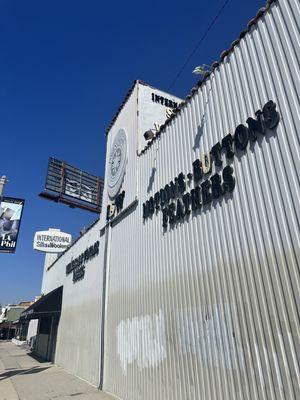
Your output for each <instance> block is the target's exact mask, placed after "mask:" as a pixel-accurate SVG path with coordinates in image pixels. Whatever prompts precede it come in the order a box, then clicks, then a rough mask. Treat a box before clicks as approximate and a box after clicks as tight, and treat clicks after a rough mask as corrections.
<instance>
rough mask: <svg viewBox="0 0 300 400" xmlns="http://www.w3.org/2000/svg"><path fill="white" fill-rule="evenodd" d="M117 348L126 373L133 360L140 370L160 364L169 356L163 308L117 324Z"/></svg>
mask: <svg viewBox="0 0 300 400" xmlns="http://www.w3.org/2000/svg"><path fill="white" fill-rule="evenodd" d="M117 350H118V356H119V359H120V362H121V367H122V370H123V374H124V375H126V374H127V366H128V365H129V364H132V363H133V362H136V363H137V366H138V368H139V369H140V370H141V369H143V368H147V367H155V366H157V365H159V364H160V363H161V362H162V361H163V360H164V359H165V358H166V357H167V352H166V334H165V321H164V315H163V312H162V310H159V313H158V314H154V315H141V316H137V317H134V318H132V319H127V320H125V321H121V322H120V323H119V325H118V326H117Z"/></svg>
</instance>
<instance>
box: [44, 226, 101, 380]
mask: <svg viewBox="0 0 300 400" xmlns="http://www.w3.org/2000/svg"><path fill="white" fill-rule="evenodd" d="M104 239H105V238H104V237H103V236H102V237H101V236H100V222H99V221H98V222H97V223H96V224H95V225H94V226H93V227H91V228H90V230H89V231H88V232H86V233H85V234H84V235H83V236H82V237H80V239H79V240H78V241H77V242H76V243H74V244H73V246H72V247H71V248H70V249H69V250H68V251H67V252H65V253H64V254H63V255H62V256H61V257H60V258H59V259H58V260H57V261H56V262H55V263H54V264H53V265H52V266H50V269H48V270H46V271H45V272H44V277H43V289H44V293H49V292H51V291H52V290H53V289H55V288H57V287H59V286H61V285H63V299H62V310H61V316H60V321H59V325H58V333H57V345H56V355H55V363H56V364H58V365H59V366H62V367H63V368H65V369H66V370H67V371H69V372H71V373H72V374H74V375H76V376H79V377H80V378H82V379H84V380H86V381H88V382H90V383H91V384H93V385H94V386H98V383H99V373H100V372H99V366H100V362H99V357H101V349H100V335H101V318H102V288H103V261H104V246H105V240H104ZM98 240H99V242H100V244H99V254H98V255H96V256H95V257H93V258H92V259H90V260H89V261H87V262H86V263H85V276H84V279H82V280H79V281H77V282H73V274H72V273H70V274H68V275H66V266H67V264H69V263H70V262H71V261H72V260H74V259H76V258H77V257H78V256H80V255H81V254H82V253H83V252H84V251H85V250H86V249H87V248H89V246H92V245H94V243H95V242H96V241H98Z"/></svg>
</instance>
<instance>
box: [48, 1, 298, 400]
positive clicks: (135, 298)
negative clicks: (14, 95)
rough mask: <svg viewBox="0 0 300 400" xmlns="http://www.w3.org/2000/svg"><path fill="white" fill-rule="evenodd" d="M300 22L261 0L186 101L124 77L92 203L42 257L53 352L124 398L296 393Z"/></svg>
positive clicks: (292, 8) (292, 9)
mask: <svg viewBox="0 0 300 400" xmlns="http://www.w3.org/2000/svg"><path fill="white" fill-rule="evenodd" d="M299 21H300V9H299V3H298V1H297V0H289V1H288V0H279V1H269V2H268V3H267V5H266V7H265V8H264V9H262V10H260V11H259V13H258V14H257V16H256V17H255V18H254V19H253V20H251V21H250V23H249V25H248V27H247V30H245V31H244V32H242V33H241V35H240V38H239V39H238V40H236V41H235V42H234V43H233V44H232V46H231V48H230V49H229V50H227V51H225V52H223V53H222V55H221V58H220V61H218V62H216V63H214V64H213V66H212V70H211V72H210V73H208V74H207V75H206V76H205V78H204V79H203V81H201V82H200V83H199V84H198V85H197V86H196V87H195V88H193V89H192V91H191V93H190V95H188V96H187V98H186V99H185V100H184V101H181V100H180V99H176V98H175V97H174V96H172V95H170V94H167V93H163V92H161V91H159V90H157V89H155V88H152V87H151V86H148V85H146V84H144V83H142V82H140V81H136V82H135V83H134V85H133V87H132V88H131V89H130V91H129V93H128V94H127V96H126V99H125V101H124V102H123V104H122V105H121V107H120V109H119V111H118V113H117V115H116V116H115V118H114V119H113V121H112V123H111V125H110V127H109V129H108V132H107V158H106V171H105V185H104V193H103V205H102V210H103V213H102V215H101V216H100V219H99V220H97V221H96V222H95V224H94V225H93V226H92V227H90V229H89V230H88V231H87V232H86V233H85V234H84V235H83V236H81V237H80V238H79V239H78V240H77V241H76V242H75V243H74V244H73V245H72V246H71V247H70V249H69V250H67V251H66V252H65V253H63V255H62V256H60V257H59V258H58V259H57V260H55V261H54V262H52V263H49V265H46V266H45V272H44V277H43V293H44V295H45V297H46V296H47V294H48V295H49V296H50V295H51V293H52V292H53V291H54V290H57V288H62V304H61V310H60V318H59V323H58V328H57V341H56V350H55V362H56V363H57V364H59V365H61V366H62V367H64V368H66V369H67V370H68V371H70V372H71V373H73V374H75V375H77V376H79V377H81V378H83V379H85V380H87V381H89V382H90V383H92V384H94V385H95V386H99V387H100V388H101V389H103V390H104V391H106V392H108V393H112V394H114V395H115V396H117V397H118V398H121V399H128V400H129V399H130V400H135V399H143V400H147V399H163V400H169V399H172V400H183V399H184V400H185V399H208V400H212V399H214V400H215V399H249V400H250V399H251V400H252V399H255V400H256V399H295V400H296V399H297V398H299V396H300V391H299V382H300V375H299V349H300V346H299V338H300V335H299V312H300V308H299V298H300V297H299V288H300V282H299V261H300V250H299V239H300V238H299V236H300V235H299V219H300V215H299V204H298V203H299V194H300V193H299V168H300V165H299V131H300V120H299V97H300V96H299V94H300V90H299V89H300V76H299V71H300V68H299V66H300V64H299V62H300V60H299V54H300V46H299V43H300V41H299ZM166 117H168V119H167V120H166V122H163V121H162V120H163V119H166ZM159 125H160V126H159ZM149 130H151V132H152V134H153V135H151V134H150V133H151V132H150V133H149ZM146 132H148V133H149V135H145V133H146ZM145 136H146V137H145ZM147 139H148V140H147ZM105 210H106V212H104V211H105ZM41 315H42V314H41Z"/></svg>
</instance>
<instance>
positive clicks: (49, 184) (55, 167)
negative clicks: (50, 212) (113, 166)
mask: <svg viewBox="0 0 300 400" xmlns="http://www.w3.org/2000/svg"><path fill="white" fill-rule="evenodd" d="M103 186H104V181H103V179H102V178H100V177H97V176H94V175H91V174H88V173H86V172H84V171H82V170H80V169H78V168H76V167H73V166H72V165H70V164H67V163H66V162H65V161H60V160H57V159H56V158H54V157H49V162H48V169H47V176H46V184H45V190H44V191H43V192H42V193H40V194H39V196H40V197H43V198H46V199H48V200H53V201H56V202H60V203H64V204H66V205H68V206H70V207H72V208H75V207H78V208H82V209H84V210H88V211H92V212H96V213H100V212H101V203H102V192H103Z"/></svg>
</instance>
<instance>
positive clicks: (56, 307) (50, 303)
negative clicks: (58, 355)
mask: <svg viewBox="0 0 300 400" xmlns="http://www.w3.org/2000/svg"><path fill="white" fill-rule="evenodd" d="M62 293H63V287H62V286H61V287H59V288H57V289H55V290H53V291H52V292H50V293H47V294H46V295H44V296H43V297H41V298H40V299H39V300H38V301H37V302H35V303H34V304H32V306H30V307H29V308H28V309H27V310H26V311H25V312H24V313H22V316H21V317H22V319H25V320H30V319H36V318H38V320H39V322H38V329H37V337H36V344H35V348H34V353H35V354H36V355H37V356H38V357H40V358H41V359H43V360H45V361H52V362H54V361H55V349H56V339H57V330H58V325H59V318H60V313H61V304H62Z"/></svg>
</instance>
